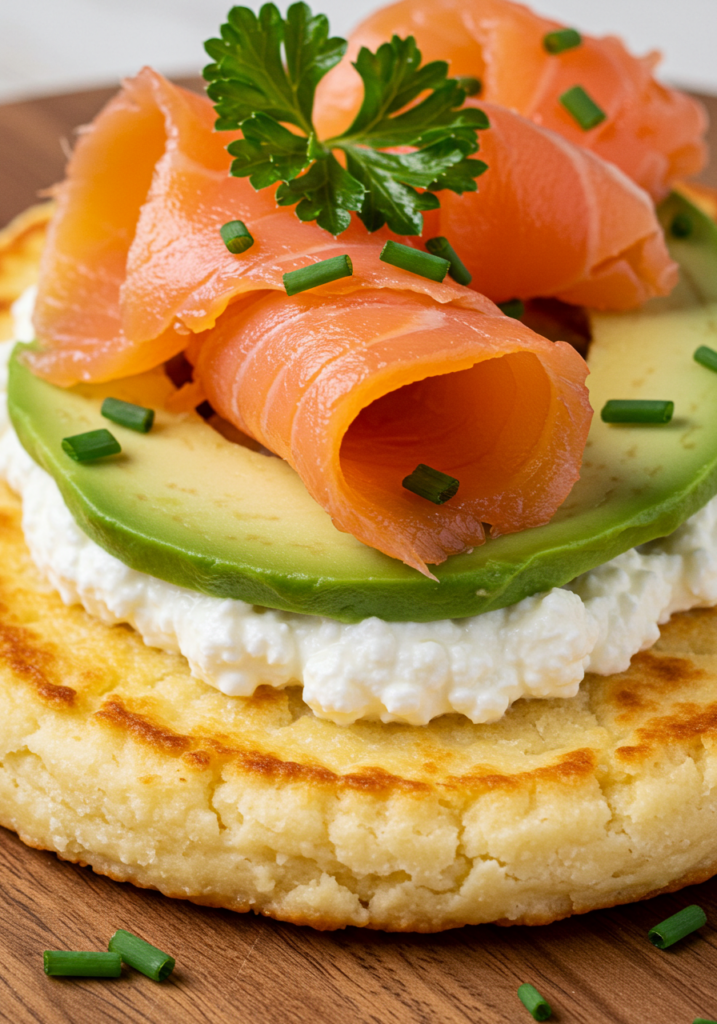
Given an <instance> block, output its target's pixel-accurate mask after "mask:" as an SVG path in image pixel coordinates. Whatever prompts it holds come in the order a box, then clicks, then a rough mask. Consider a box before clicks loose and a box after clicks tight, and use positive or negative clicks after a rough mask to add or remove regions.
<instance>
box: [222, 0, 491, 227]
mask: <svg viewBox="0 0 717 1024" xmlns="http://www.w3.org/2000/svg"><path fill="white" fill-rule="evenodd" d="M205 45H206V49H207V52H208V53H209V55H210V56H211V57H212V58H213V60H214V63H213V64H210V65H209V66H208V67H207V68H205V70H204V76H205V78H206V79H207V80H208V81H209V87H208V90H207V91H208V93H209V96H210V97H211V98H212V99H213V100H214V102H215V109H216V112H217V115H218V120H217V128H218V129H229V130H236V129H241V131H242V134H243V138H242V139H240V140H237V141H235V142H232V143H231V144H230V146H229V147H228V148H229V152H230V153H231V155H232V156H233V157H234V161H233V163H232V167H231V173H232V174H233V175H236V176H238V177H248V178H249V180H250V182H251V184H252V185H253V186H254V188H256V189H260V188H266V187H267V186H269V185H273V184H275V183H276V182H282V184H281V185H280V186H279V188H278V189H277V193H276V199H277V202H278V203H279V204H280V205H282V206H292V205H294V204H297V207H296V214H297V216H298V217H299V218H300V220H303V221H309V220H316V221H317V223H318V224H319V225H320V226H321V227H323V228H325V229H326V230H327V231H330V232H331V233H332V234H334V235H337V234H340V233H341V232H342V231H345V230H346V228H347V227H348V226H349V224H350V222H351V212H352V211H356V212H358V215H359V217H360V218H361V220H362V221H363V222H364V224H365V225H366V227H367V228H368V230H369V231H375V230H377V229H378V228H380V227H381V226H382V225H383V224H388V226H389V227H390V228H391V229H392V230H393V231H395V232H397V233H399V234H407V235H415V234H420V233H421V231H422V229H423V218H422V214H423V213H424V212H425V211H426V210H432V209H436V207H437V206H439V200H438V197H437V196H436V195H435V193H436V192H439V191H441V190H442V189H450V190H451V191H453V192H459V193H461V192H467V191H474V190H475V189H476V187H477V186H476V183H475V179H476V178H477V177H478V176H479V175H480V174H482V173H483V172H484V171H485V170H486V164H485V163H483V161H482V160H474V159H470V156H471V154H473V153H475V152H476V151H477V150H478V148H479V145H478V136H477V133H478V131H480V130H482V129H485V128H488V127H489V122H488V118H487V117H486V116H485V114H484V113H483V111H482V110H479V109H478V108H476V107H468V108H466V107H464V106H463V103H464V101H465V99H466V95H467V94H468V93H469V92H473V91H475V88H474V84H471V83H472V80H470V81H469V80H465V81H463V80H460V79H451V78H448V77H447V73H448V65H447V64H446V63H445V61H432V62H431V63H429V64H426V65H423V66H422V65H421V52H420V50H419V49H418V47H417V46H416V42H415V39H413V37H412V36H411V37H409V38H408V39H399V37H398V36H394V37H393V39H392V40H391V41H390V43H384V44H383V45H381V46H380V47H379V48H378V50H377V51H376V53H371V51H370V50H368V49H366V47H363V48H362V49H361V51H360V52H359V55H358V58H357V60H356V63H355V65H354V67H355V68H356V70H357V71H358V73H359V74H360V76H361V78H362V80H363V86H364V97H363V102H362V104H361V108H360V110H359V112H358V113H357V115H356V117H355V119H354V121H353V124H352V125H351V126H350V127H349V128H348V130H347V131H346V132H344V133H343V134H342V135H340V136H335V137H334V138H331V139H328V140H325V141H324V142H320V141H318V139H317V137H316V131H315V128H314V124H313V120H312V112H313V104H314V95H315V92H316V86H317V85H318V83H319V82H320V81H321V79H322V78H323V76H324V75H325V74H326V73H327V72H328V71H329V70H330V69H331V68H332V67H333V66H334V65H335V64H336V63H338V61H339V60H340V59H341V57H342V56H343V54H344V52H345V49H346V42H345V41H344V40H343V39H335V38H330V37H329V24H328V20H327V19H326V17H325V16H324V15H316V16H314V15H312V13H311V10H310V8H309V7H308V6H307V5H306V4H305V3H295V4H292V6H291V7H289V9H288V11H287V15H286V19H282V17H281V15H280V14H279V11H278V9H277V8H276V7H275V6H274V4H265V5H264V6H263V7H262V8H261V10H260V11H259V15H258V17H257V15H255V14H254V13H253V12H252V11H251V10H249V9H248V8H245V7H234V8H232V10H231V11H230V12H229V15H228V19H227V24H225V25H223V26H222V29H221V39H210V40H209V41H208V42H207V43H206V44H205ZM424 93H427V95H425V96H423V98H421V96H422V94H424ZM411 104H413V105H411ZM286 125H291V126H293V128H294V129H298V132H300V133H301V134H298V133H297V131H295V130H290V129H289V128H287V127H285V126H286ZM388 149H393V150H396V149H401V150H403V152H399V153H396V152H385V150H388ZM406 150H410V151H406ZM336 151H339V152H342V153H343V154H344V158H345V164H346V166H345V167H343V166H342V164H341V163H340V162H339V161H338V160H337V159H336V155H335V153H336ZM419 190H420V191H419Z"/></svg>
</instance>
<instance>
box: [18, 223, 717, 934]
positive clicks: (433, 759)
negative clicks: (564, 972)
mask: <svg viewBox="0 0 717 1024" xmlns="http://www.w3.org/2000/svg"><path fill="white" fill-rule="evenodd" d="M26 216H27V215H26ZM31 220H32V218H30V221H31ZM28 223H29V221H27V222H25V228H23V229H22V231H21V232H20V235H19V236H18V237H22V234H23V232H24V231H25V229H26V227H27V224H28ZM11 235H12V233H10V234H6V235H5V249H6V253H7V249H8V245H11V246H12V245H14V244H15V243H14V242H13V241H12V238H11ZM9 238H10V239H11V240H10V242H8V239H9ZM26 242H27V237H26ZM23 244H25V243H23ZM30 248H32V247H30ZM33 252H34V255H33V256H32V259H28V261H27V263H28V265H27V267H26V273H25V275H23V274H22V273H19V274H17V277H16V279H17V280H18V281H20V280H22V282H23V283H27V282H28V280H29V279H30V278H31V277H32V275H33V274H34V273H35V272H36V266H35V265H36V259H37V253H36V252H35V251H34V249H33ZM33 260H34V261H35V262H33ZM11 262H12V261H11ZM6 263H7V260H6V255H4V254H3V253H2V252H0V270H2V268H3V267H4V266H5V265H6ZM30 264H32V266H30ZM13 266H14V267H15V270H16V271H17V267H18V261H17V260H15V261H14V263H13ZM2 286H3V283H2V282H0V289H1V288H2ZM8 291H9V289H8V288H7V287H6V292H5V293H3V292H2V291H0V294H6V293H7V292H8ZM716 820H717V610H706V611H705V610H702V611H694V612H688V613H685V614H682V615H679V616H675V617H674V619H673V620H672V621H671V622H670V623H669V624H668V625H667V626H666V627H664V628H663V630H662V634H661V638H660V640H659V641H658V643H657V645H656V646H655V647H654V648H653V649H652V650H651V651H649V652H646V653H643V654H641V655H638V656H637V657H635V658H634V659H633V663H632V666H631V668H630V669H629V671H627V672H625V673H623V674H620V675H616V676H611V677H607V678H604V677H598V676H592V677H588V678H587V679H586V681H585V682H584V683H583V685H582V687H581V690H580V694H579V695H578V696H577V697H575V698H573V699H569V700H535V701H524V700H523V701H519V702H518V703H516V704H515V705H514V706H513V707H512V708H511V709H510V711H509V712H508V713H507V714H506V716H505V717H504V718H503V719H502V720H501V721H500V722H498V723H495V724H492V725H472V724H471V723H470V722H469V721H468V720H467V719H465V718H463V717H461V716H459V715H451V716H445V717H443V718H440V719H437V720H435V721H434V722H432V723H431V724H430V725H428V726H422V727H413V726H406V725H395V724H394V725H381V724H379V723H366V722H363V723H357V724H355V725H352V726H348V727H342V726H336V725H333V724H332V723H330V722H326V721H322V720H319V719H317V718H315V717H314V715H313V714H312V712H311V711H310V709H309V708H308V707H307V706H306V705H305V704H304V703H303V701H302V699H301V690H300V688H299V687H291V688H289V689H287V690H283V691H276V690H273V689H271V688H269V687H262V688H261V689H260V690H259V691H257V693H256V694H255V695H254V697H252V698H251V699H248V700H244V699H241V698H233V697H225V696H224V695H223V694H221V693H220V692H219V691H217V690H214V689H213V688H212V687H209V686H207V685H205V684H204V683H201V682H199V681H198V680H196V679H193V678H192V677H191V676H190V674H189V671H188V669H187V664H186V662H185V661H184V659H183V658H181V657H179V656H175V655H170V654H166V653H164V652H161V651H157V650H153V649H151V648H148V647H146V646H145V645H144V644H143V642H142V640H141V638H140V637H139V636H138V635H137V634H136V633H134V632H133V631H132V630H131V629H129V628H128V627H123V626H115V627H108V626H105V625H103V624H102V623H100V622H97V621H95V620H93V619H92V618H91V617H90V616H88V615H87V614H86V613H85V612H84V611H83V610H82V609H80V608H77V607H73V608H66V607H65V606H64V605H63V604H62V602H61V601H60V599H59V597H58V596H57V595H55V594H54V593H53V592H52V591H51V590H50V589H49V588H48V586H47V584H46V583H45V582H44V581H43V580H42V578H41V577H40V575H39V573H38V572H37V570H36V569H35V567H34V566H33V564H32V562H31V560H30V557H29V554H28V552H27V549H26V547H25V544H24V540H23V537H22V531H21V527H20V505H19V502H18V501H17V499H16V498H15V497H14V496H13V495H12V494H11V493H10V492H9V491H8V489H7V488H6V487H5V486H4V485H2V484H0V824H3V825H5V826H6V827H8V828H11V829H13V830H15V831H16V832H17V833H18V834H19V835H20V837H21V838H22V839H23V841H24V842H26V843H27V844H28V845H31V846H35V847H40V848H44V849H49V850H54V851H56V852H57V853H58V854H59V856H61V857H63V858H65V859H67V860H72V861H76V862H78V863H81V864H89V865H91V866H92V867H93V868H94V869H95V870H96V871H98V872H101V873H103V874H106V875H109V876H110V877H112V878H115V879H118V880H122V881H131V882H134V883H135V884H136V885H141V886H146V887H152V888H156V889H159V890H160V891H161V892H163V893H165V894H166V895H168V896H175V897H182V898H185V899H190V900H193V901H194V902H197V903H202V904H206V905H210V906H222V907H227V908H230V909H234V910H240V911H246V910H255V911H257V912H260V913H263V914H267V915H270V916H273V917H276V918H279V919H281V920H286V921H294V922H296V923H301V924H310V925H313V926H314V927H316V928H340V927H343V926H345V925H349V924H351V925H360V926H367V927H372V928H383V929H387V930H399V931H400V930H416V931H426V932H429V931H439V930H441V929H445V928H451V927H457V926H459V925H463V924H469V923H480V922H487V921H494V922H498V923H501V924H514V923H515V924H518V923H521V924H542V923H547V922H550V921H553V920H557V919H559V918H562V917H565V916H567V915H569V914H573V913H583V912H585V911H588V910H591V909H594V908H597V907H607V906H612V905H615V904H617V903H623V902H628V901H630V900H635V899H640V898H644V897H646V896H651V895H654V894H656V893H658V892H664V891H669V890H673V889H677V888H679V887H680V886H682V885H687V884H690V883H693V882H698V881H702V880H704V879H706V878H709V877H710V876H711V875H712V874H714V873H715V872H716V871H717V830H716V829H715V823H716Z"/></svg>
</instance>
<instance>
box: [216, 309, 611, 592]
mask: <svg viewBox="0 0 717 1024" xmlns="http://www.w3.org/2000/svg"><path fill="white" fill-rule="evenodd" d="M196 372H197V375H198V377H199V379H200V381H201V383H202V386H203V388H204V391H205V393H206V395H207V397H208V399H209V401H210V402H211V404H212V406H213V407H214V408H215V409H216V410H217V411H218V412H219V413H220V415H221V416H223V417H224V418H225V419H227V420H229V421H230V422H232V423H233V424H234V425H235V426H237V427H239V429H240V430H242V431H244V432H245V433H248V434H250V435H251V436H252V437H254V438H256V439H257V440H259V441H260V442H261V443H262V444H264V445H265V446H266V447H268V448H270V449H271V450H273V451H274V452H276V454H277V455H280V456H281V457H282V458H283V459H285V460H286V461H287V462H289V464H290V465H292V466H293V467H294V468H295V469H296V470H297V472H298V473H299V475H300V476H301V479H302V480H303V482H304V484H305V486H306V488H307V489H308V491H309V493H310V494H311V495H312V496H313V497H314V498H315V499H316V501H318V502H319V504H320V505H322V507H323V508H325V509H326V511H327V512H329V514H330V515H331V517H332V520H333V522H334V525H335V526H336V527H338V529H340V530H343V531H345V532H348V533H351V534H353V535H354V536H355V537H357V538H358V539H359V540H361V541H363V542H364V543H365V544H368V545H370V546H371V547H374V548H378V550H380V551H383V552H384V553H385V554H387V555H390V556H392V557H394V558H400V559H401V560H402V561H404V562H406V563H407V564H408V565H411V566H413V567H414V568H416V569H418V570H420V571H421V572H423V573H425V574H426V575H430V573H429V572H428V569H427V563H432V564H435V563H439V562H443V561H444V560H445V559H446V558H447V556H448V555H451V554H455V553H457V552H461V551H465V550H466V549H468V548H472V547H474V546H476V545H478V544H482V543H483V542H484V540H485V532H484V524H490V526H491V534H492V535H493V536H499V535H501V534H505V533H512V532H515V531H517V530H522V529H526V528H528V527H532V526H538V525H540V524H542V523H545V522H548V520H549V519H550V518H551V516H552V515H553V514H554V512H555V511H556V509H557V508H558V507H559V505H560V504H561V503H562V502H563V501H564V500H565V498H566V497H567V495H568V493H569V492H570V489H571V488H572V486H573V484H574V483H575V481H576V480H577V479H578V476H579V470H580V462H581V456H582V451H583V448H584V445H585V441H586V439H587V432H588V428H589V426H590V420H591V416H592V410H591V408H590V404H589V401H588V396H587V391H586V389H585V384H584V382H585V377H586V373H587V367H586V365H585V363H584V362H583V360H582V358H581V357H580V356H579V355H578V354H577V352H575V350H574V349H572V348H571V347H570V346H569V345H566V344H565V343H563V342H556V343H553V342H550V341H546V340H545V339H544V338H541V337H539V336H538V335H536V334H534V333H533V332H532V331H530V330H529V329H528V328H527V327H524V326H523V325H522V324H520V323H519V322H518V321H516V320H512V319H510V318H508V317H504V316H501V315H500V314H497V315H496V314H489V315H486V314H481V313H478V312H476V311H474V310H467V309H461V308H460V307H456V306H455V305H453V304H444V305H439V304H437V303H436V302H434V301H433V300H431V299H430V298H429V297H426V296H419V295H411V294H409V293H406V292H395V291H385V290H382V291H373V290H365V291H363V292H361V293H358V294H357V293H355V294H353V295H342V296H331V297H327V298H324V299H320V298H318V297H316V296H313V295H311V296H309V295H307V296H301V297H299V296H297V297H295V298H293V299H291V300H288V299H286V298H285V297H282V296H278V295H270V296H266V297H263V298H261V299H258V300H257V301H255V302H253V303H250V304H248V305H247V304H246V303H244V302H241V303H238V304H236V305H235V306H230V308H229V309H228V310H227V312H226V313H225V315H224V316H223V317H222V318H221V319H220V320H219V322H218V324H217V326H216V327H215V328H214V329H213V330H212V331H210V332H208V335H207V337H206V339H205V341H204V344H203V345H202V346H201V349H200V353H199V358H198V362H197V367H196ZM419 463H423V464H427V465H429V466H431V467H432V468H434V469H438V470H440V471H441V472H443V473H447V474H449V475H450V476H453V477H455V478H457V479H458V480H459V481H460V486H459V489H458V493H457V495H456V496H455V497H454V498H452V499H451V500H450V501H449V502H447V503H446V504H443V505H434V504H432V503H431V502H430V501H428V500H426V499H425V498H422V497H419V496H418V495H416V494H413V493H411V492H410V491H408V490H406V489H405V488H404V487H403V486H402V480H403V478H404V477H406V476H407V475H408V474H409V473H411V472H412V471H413V470H414V469H415V468H416V466H417V465H418V464H419Z"/></svg>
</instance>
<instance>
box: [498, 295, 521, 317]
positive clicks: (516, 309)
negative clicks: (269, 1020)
mask: <svg viewBox="0 0 717 1024" xmlns="http://www.w3.org/2000/svg"><path fill="white" fill-rule="evenodd" d="M498 309H499V310H500V311H501V312H502V313H504V314H505V315H506V316H511V317H512V318H513V319H514V320H520V318H521V317H522V316H523V314H524V313H525V305H524V303H523V301H522V299H509V300H508V301H507V302H499V303H498Z"/></svg>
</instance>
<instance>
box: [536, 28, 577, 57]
mask: <svg viewBox="0 0 717 1024" xmlns="http://www.w3.org/2000/svg"><path fill="white" fill-rule="evenodd" d="M582 41H583V37H582V36H581V35H580V33H579V32H578V30H577V29H575V28H561V29H558V30H557V31H556V32H548V34H547V35H545V36H543V46H544V47H545V49H546V50H547V51H548V53H564V52H565V51H566V50H574V49H575V47H576V46H580V44H581V43H582Z"/></svg>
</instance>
